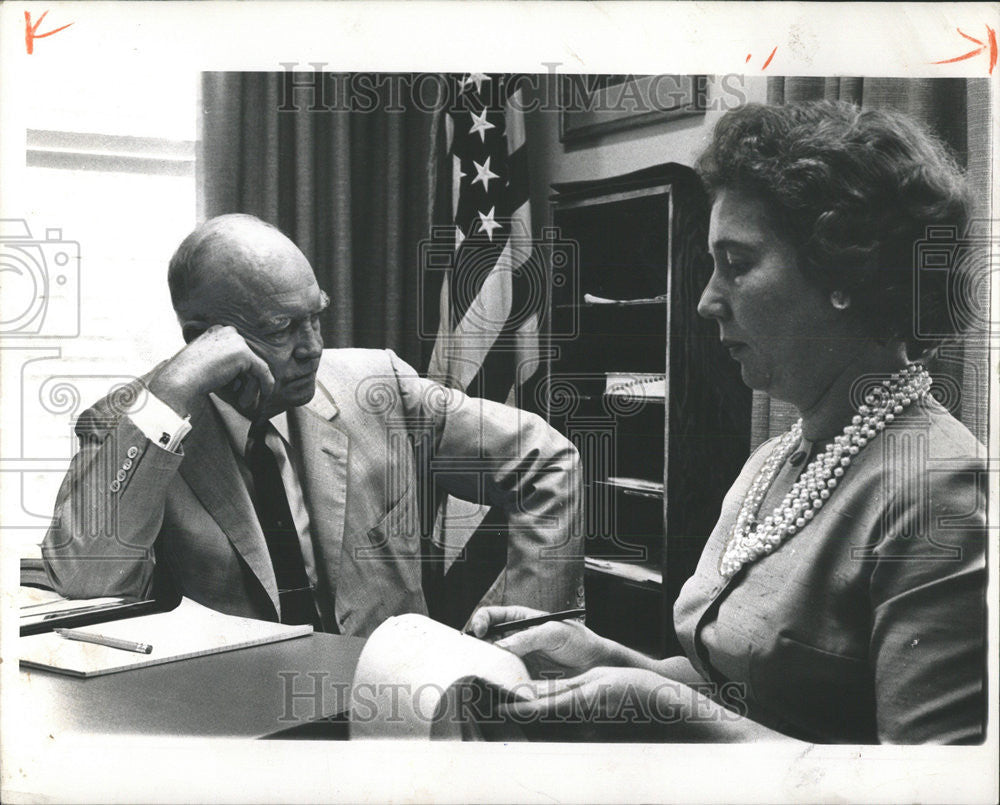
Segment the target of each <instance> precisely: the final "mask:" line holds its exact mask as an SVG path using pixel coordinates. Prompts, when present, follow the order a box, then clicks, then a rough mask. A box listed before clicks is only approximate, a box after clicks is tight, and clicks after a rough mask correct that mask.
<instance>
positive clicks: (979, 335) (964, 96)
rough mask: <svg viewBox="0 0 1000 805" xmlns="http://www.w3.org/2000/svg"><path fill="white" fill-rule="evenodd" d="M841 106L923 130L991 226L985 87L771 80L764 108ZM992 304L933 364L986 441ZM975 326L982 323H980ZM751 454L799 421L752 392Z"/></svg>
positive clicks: (950, 82)
mask: <svg viewBox="0 0 1000 805" xmlns="http://www.w3.org/2000/svg"><path fill="white" fill-rule="evenodd" d="M822 99H827V100H843V101H850V102H851V103H855V104H858V105H859V106H861V107H862V108H865V109H896V110H898V111H901V112H905V113H907V114H909V115H910V116H912V117H914V118H916V119H917V120H920V121H921V122H923V123H924V124H925V125H926V126H927V127H928V128H929V129H930V130H931V131H933V132H934V133H935V134H936V135H937V136H938V137H939V138H941V139H942V140H943V141H944V142H945V143H946V144H947V145H948V146H949V147H950V148H951V150H952V152H953V153H954V154H955V157H956V159H957V160H958V162H959V164H960V165H962V166H963V167H964V168H965V170H966V173H967V175H968V178H969V181H970V183H971V184H972V187H973V190H974V192H975V195H976V198H977V199H979V200H980V202H981V203H980V206H979V208H978V209H976V210H975V211H974V213H973V215H974V217H975V218H977V219H980V220H984V221H985V220H987V219H988V218H989V212H990V211H989V198H990V192H989V190H990V187H991V169H990V161H989V153H990V123H989V121H990V116H989V115H990V112H989V81H988V79H985V78H984V79H964V78H926V79H906V78H770V79H768V83H767V102H768V103H771V104H783V103H791V102H793V101H809V100H822ZM987 305H988V299H986V296H985V291H984V292H983V296H982V298H981V299H979V300H976V304H974V305H973V307H976V308H977V312H979V313H982V316H981V318H982V321H981V322H980V326H974V327H972V328H971V332H970V334H969V335H968V336H966V337H965V338H964V339H963V340H962V342H961V343H953V344H948V345H945V346H943V347H941V349H940V350H939V351H938V353H937V357H936V358H934V359H932V360H930V361H928V369H930V371H931V373H932V374H933V375H934V376H935V378H936V379H937V380H938V382H939V384H941V386H942V388H943V390H944V392H945V393H944V395H943V396H945V397H946V398H947V401H948V403H949V407H950V408H951V411H952V413H953V414H954V415H955V416H957V417H958V418H959V419H961V420H962V421H963V422H964V423H965V425H966V426H967V427H968V428H969V429H970V430H971V431H972V432H973V433H974V434H975V435H976V437H977V438H978V439H979V440H980V441H981V442H984V443H985V441H986V433H987V425H988V420H989V376H988V372H989V351H988V337H989V334H988V330H987V329H986V328H987V327H988V317H987V316H986V310H987ZM977 318H978V317H977ZM753 411H754V413H753V433H752V446H753V447H756V446H757V445H758V444H760V443H761V442H762V441H764V439H766V438H768V437H769V436H775V435H777V434H779V433H782V432H783V431H785V430H787V429H788V427H789V426H790V425H791V424H792V422H794V421H795V419H796V418H797V416H798V414H797V413H796V411H795V409H794V408H792V406H790V405H788V404H786V403H782V402H778V401H773V400H770V398H768V397H767V395H766V394H763V393H761V392H754V407H753Z"/></svg>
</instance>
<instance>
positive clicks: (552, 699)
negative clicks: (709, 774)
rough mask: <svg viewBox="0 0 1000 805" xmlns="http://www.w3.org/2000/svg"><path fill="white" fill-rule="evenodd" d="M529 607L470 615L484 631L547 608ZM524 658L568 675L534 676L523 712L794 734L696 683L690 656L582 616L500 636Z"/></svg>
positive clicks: (754, 735) (538, 670) (715, 733)
mask: <svg viewBox="0 0 1000 805" xmlns="http://www.w3.org/2000/svg"><path fill="white" fill-rule="evenodd" d="M541 614H544V613H541V612H539V611H537V610H533V609H529V608H527V607H516V606H513V607H484V608H482V609H480V610H478V611H477V612H476V613H475V614H474V615H473V616H472V619H471V621H470V624H469V625H470V629H471V631H472V633H473V634H474V635H476V636H477V637H487V636H488V632H489V628H490V626H492V625H494V624H498V623H505V622H507V621H511V620H519V619H522V618H529V617H534V616H536V615H541ZM496 645H497V646H500V647H502V648H505V649H507V650H508V651H512V652H513V653H514V654H517V655H518V656H519V657H521V659H523V660H524V662H525V664H526V665H527V666H528V668H529V670H530V671H531V672H532V674H533V675H534V676H536V677H537V676H551V674H553V673H559V674H561V675H562V677H561V678H559V679H551V678H549V679H539V680H537V681H535V682H532V683H530V688H531V692H532V693H533V694H534V695H535V697H536V698H534V699H532V700H527V701H518V702H515V703H512V704H510V705H508V708H507V709H508V712H509V713H510V714H511V715H512V716H514V717H516V718H517V719H518V720H533V719H542V720H546V719H553V718H556V719H558V720H560V721H565V722H567V723H573V722H576V721H582V720H586V721H587V722H593V723H595V724H599V723H602V722H603V723H609V724H613V723H615V722H616V721H619V722H621V719H622V717H623V716H626V715H627V717H628V720H629V721H630V723H635V724H636V725H637V726H639V727H642V728H644V729H650V730H652V731H653V733H655V734H658V735H659V736H660V737H665V738H669V739H670V740H677V741H704V742H716V741H717V742H740V741H761V740H784V741H788V740H792V739H791V738H789V737H788V736H786V735H783V734H781V733H779V732H776V731H774V730H771V729H768V728H767V727H764V726H761V725H760V724H758V723H756V722H755V721H752V720H750V719H749V718H746V717H745V716H742V715H741V714H740V713H739V712H738V707H739V702H738V701H734V702H733V705H734V707H735V709H730V708H728V707H725V706H723V705H722V704H719V703H718V702H716V701H715V700H713V699H711V698H709V697H708V696H706V695H704V694H703V693H701V692H700V691H698V690H697V689H696V688H697V687H698V686H699V685H704V684H705V680H704V679H703V678H702V677H701V675H700V674H698V672H697V671H695V669H694V667H693V666H692V665H691V663H690V662H689V661H688V660H687V658H686V657H668V658H667V659H664V660H655V659H653V658H652V657H647V656H646V655H645V654H642V653H640V652H638V651H634V650H633V649H630V648H628V647H626V646H623V645H621V644H619V643H615V642H614V641H613V640H608V639H607V638H605V637H601V636H600V635H598V634H595V633H594V632H592V631H591V630H590V629H588V628H587V627H586V626H584V625H583V624H582V623H580V622H578V621H561V622H557V621H550V622H548V623H543V624H541V625H540V626H534V627H531V628H529V629H525V630H523V631H520V632H515V633H514V634H511V635H507V636H506V637H503V638H502V639H500V640H497V641H496Z"/></svg>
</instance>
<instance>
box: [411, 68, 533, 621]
mask: <svg viewBox="0 0 1000 805" xmlns="http://www.w3.org/2000/svg"><path fill="white" fill-rule="evenodd" d="M455 80H456V82H457V83H456V86H455V93H454V94H453V96H452V97H454V98H455V99H456V102H455V103H453V104H451V107H450V108H449V109H448V111H447V116H446V118H445V135H446V142H447V149H448V164H447V167H448V175H449V178H450V182H451V192H450V196H451V210H450V212H451V222H450V225H449V229H451V227H452V226H453V236H454V244H453V248H454V254H453V259H452V260H451V263H450V267H449V270H448V272H447V275H446V277H445V278H444V281H443V282H442V285H441V291H440V320H439V327H438V334H437V339H436V341H435V344H434V351H433V353H432V355H431V358H430V362H429V365H428V376H429V377H431V378H432V379H435V380H438V381H439V382H442V383H444V384H445V385H447V386H450V387H452V388H458V389H461V390H463V391H465V392H467V393H468V394H470V395H471V396H473V397H484V398H487V399H491V400H495V401H498V402H504V403H507V404H510V405H517V404H518V403H519V392H520V390H521V387H522V386H523V385H524V383H525V382H526V381H527V380H528V379H529V378H531V376H532V375H533V374H534V373H535V372H536V370H537V369H538V366H539V362H540V361H539V322H540V320H541V314H542V310H543V308H544V295H545V287H546V274H545V270H544V265H543V263H542V262H541V260H540V259H539V255H537V254H535V253H534V251H533V248H532V239H531V211H530V205H529V201H528V196H529V188H528V154H527V148H526V147H525V128H524V112H523V110H524V100H525V99H524V97H523V92H524V89H523V87H521V86H520V85H519V82H518V81H517V80H516V79H515V78H513V77H510V76H506V75H485V74H483V73H471V74H469V75H465V76H462V77H461V78H459V77H457V76H456V77H455ZM450 235H451V233H450V232H449V237H450ZM502 525H503V523H502V520H501V519H500V518H499V517H498V516H497V514H496V513H495V512H494V513H487V511H486V509H485V508H483V507H477V506H474V505H473V504H468V503H465V502H464V501H460V500H457V499H455V498H448V499H446V500H445V501H444V502H443V503H442V505H441V507H440V508H439V511H438V517H437V521H436V527H435V540H434V541H435V542H436V543H437V544H438V545H439V546H441V545H443V546H444V548H443V553H444V579H443V584H444V587H443V595H444V597H446V598H447V599H448V601H449V606H450V607H452V608H457V610H458V611H471V608H472V607H474V606H475V604H476V602H477V601H478V599H479V596H480V595H481V594H482V593H483V592H485V589H486V587H488V586H489V583H490V581H492V580H493V579H494V578H496V577H497V575H498V574H499V572H500V571H501V570H502V568H503V566H504V564H505V562H506V539H505V535H504V533H503V531H502ZM451 614H452V617H454V611H453V612H452V613H451Z"/></svg>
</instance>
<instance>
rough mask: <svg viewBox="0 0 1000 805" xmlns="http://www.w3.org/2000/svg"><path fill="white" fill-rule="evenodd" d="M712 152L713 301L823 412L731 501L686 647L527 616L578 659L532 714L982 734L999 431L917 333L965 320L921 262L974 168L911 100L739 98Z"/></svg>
mask: <svg viewBox="0 0 1000 805" xmlns="http://www.w3.org/2000/svg"><path fill="white" fill-rule="evenodd" d="M697 167H698V169H699V172H700V174H701V176H702V177H703V180H704V182H705V184H706V186H707V188H708V190H709V192H710V195H711V197H712V200H713V205H712V214H711V220H710V227H709V250H710V252H711V255H712V258H713V260H714V270H713V273H712V275H711V278H710V279H709V281H708V284H707V286H706V287H705V289H704V292H703V293H702V296H701V300H700V302H699V304H698V312H699V313H700V314H701V315H702V316H705V317H708V318H711V319H713V320H715V321H716V322H717V324H718V326H719V337H720V339H721V340H722V343H723V344H724V345H725V346H726V347H727V348H728V349H729V352H730V354H731V355H732V357H733V358H734V359H735V360H736V361H738V362H739V364H740V369H741V373H742V377H743V380H744V382H745V383H746V384H747V385H749V386H750V387H751V388H754V389H759V390H761V391H764V392H766V393H767V394H768V395H769V396H771V397H772V398H773V399H776V400H783V401H785V402H788V403H791V404H792V405H793V406H794V407H795V408H796V409H797V410H798V412H799V414H800V417H801V418H800V419H799V420H798V421H797V422H796V423H795V424H794V425H793V426H792V427H791V429H790V430H789V431H788V432H787V433H785V434H783V435H781V436H778V437H776V438H774V439H771V440H770V441H767V442H765V443H764V444H763V445H761V446H760V447H759V448H758V449H757V450H756V451H755V452H754V453H753V454H752V455H751V456H750V458H749V459H748V461H747V463H746V465H745V466H744V468H743V470H742V472H741V473H740V476H739V477H738V478H737V480H736V482H735V484H734V485H733V487H732V488H731V489H730V491H729V493H728V494H727V495H726V497H725V499H724V501H723V503H722V510H721V515H720V518H719V521H718V524H717V525H716V527H715V529H714V531H713V533H712V534H711V536H710V537H709V539H708V542H707V544H706V546H705V549H704V552H703V553H702V556H701V560H700V562H699V564H698V567H697V569H696V571H695V573H694V575H693V576H692V577H691V578H690V579H689V580H688V582H687V583H686V584H685V585H684V588H683V589H682V591H681V594H680V596H679V598H678V600H677V602H676V604H675V606H674V623H675V627H676V631H677V635H678V638H679V640H680V642H681V645H682V646H683V648H684V651H685V654H686V657H674V658H669V659H666V660H653V659H650V658H648V657H646V656H644V655H642V654H639V653H637V652H635V651H632V650H630V649H627V648H625V647H623V646H620V645H618V644H616V643H613V642H612V641H609V640H606V639H605V638H602V637H599V636H598V635H596V634H594V633H593V632H591V631H589V630H588V629H587V628H586V627H585V626H583V625H582V624H580V623H554V622H550V623H546V624H544V625H542V626H538V627H535V628H532V629H527V630H524V631H521V632H517V633H515V634H513V635H510V636H508V637H506V638H504V639H503V640H502V641H499V645H502V646H504V647H506V648H509V649H510V650H512V651H514V652H515V653H517V654H519V655H521V656H523V657H524V658H525V659H526V661H527V662H528V663H529V667H533V668H534V669H536V670H537V671H538V673H539V674H542V673H544V672H552V671H553V670H558V671H559V672H561V673H562V674H563V675H564V676H568V677H570V678H563V679H558V680H546V681H540V682H538V683H534V684H533V686H532V689H531V690H530V691H529V696H533V697H534V698H530V700H527V701H523V702H519V703H517V704H515V705H512V708H513V709H512V712H513V713H516V714H519V715H520V716H522V717H524V718H534V717H540V718H541V717H549V716H559V717H568V718H570V719H572V718H573V716H574V713H576V714H580V713H586V714H587V716H588V718H589V719H591V720H594V719H596V720H600V719H602V718H603V719H605V720H608V721H615V720H616V717H618V716H621V715H622V714H623V713H628V714H630V716H631V717H632V718H631V720H632V721H634V722H642V721H645V722H647V723H650V724H653V725H655V728H656V729H657V730H658V732H659V733H660V734H661V735H662V736H663V737H665V738H667V739H671V740H718V741H724V740H758V739H763V738H782V737H788V738H797V739H800V740H805V741H814V742H848V743H874V742H888V743H920V742H941V743H974V742H977V741H980V740H982V737H983V734H984V733H983V730H984V719H985V684H984V677H985V646H984V635H985V629H986V614H985V588H986V569H985V546H986V527H985V512H986V497H985V488H984V487H983V485H982V479H983V478H984V477H985V472H984V471H985V461H984V455H985V451H984V449H983V448H982V446H981V445H980V444H979V443H978V442H977V441H976V439H975V438H974V437H973V436H972V434H971V433H970V432H969V431H968V430H967V429H966V428H965V427H964V426H963V425H962V424H961V423H959V422H958V421H957V420H956V419H954V418H953V417H952V416H951V415H950V414H949V413H948V411H947V410H946V409H945V408H944V407H943V406H942V405H940V404H939V402H938V401H937V400H936V399H935V397H934V395H933V394H932V393H930V389H931V384H932V379H931V377H930V376H929V374H928V372H927V370H926V369H925V368H924V367H923V365H922V364H921V363H919V362H918V360H919V358H920V357H921V356H922V355H923V354H924V353H925V352H926V350H928V349H929V348H932V347H933V346H934V343H932V342H929V341H925V340H921V339H920V338H919V337H918V335H919V333H926V332H931V333H935V334H945V333H949V332H954V330H955V327H954V322H953V321H952V318H953V317H950V316H949V309H948V305H947V298H946V296H945V294H946V292H947V283H939V284H937V285H935V286H933V287H931V288H928V287H926V284H925V283H924V284H921V285H920V286H919V290H920V294H919V298H918V297H917V295H916V293H915V289H916V286H915V282H914V278H915V276H916V271H917V264H916V256H917V255H918V251H919V249H918V245H919V244H920V242H921V241H922V240H923V239H924V238H925V236H926V233H927V231H928V227H932V226H933V227H937V228H938V230H936V231H937V232H938V233H940V232H942V231H954V233H955V236H956V237H959V236H962V235H963V234H964V233H965V228H966V226H967V221H968V216H969V207H970V201H969V197H968V190H967V185H966V183H965V181H964V178H963V176H962V174H961V172H960V171H959V170H958V168H957V167H956V165H955V163H954V161H953V160H952V159H951V157H950V156H949V155H948V154H947V152H946V150H945V149H944V148H943V146H942V145H941V144H940V143H938V142H937V141H936V140H935V139H934V138H932V137H931V136H930V135H929V134H927V133H926V132H925V131H923V129H921V128H920V127H919V126H918V125H917V124H916V123H914V122H913V121H912V120H910V119H909V118H907V117H905V116H903V115H901V114H896V113H890V112H884V111H862V110H860V109H858V108H856V107H854V106H852V105H849V104H846V103H830V102H821V103H809V104H797V105H795V104H793V105H788V106H783V107H780V106H779V107H772V106H759V105H748V106H745V107H742V108H740V109H737V110H734V111H732V112H730V113H728V114H727V115H726V116H725V117H723V118H722V119H721V120H720V122H719V124H718V125H717V127H716V129H715V132H714V136H713V139H712V142H711V144H710V145H709V147H708V149H707V150H706V151H705V153H704V154H703V155H702V156H701V158H700V159H699V161H698V166H697ZM943 228H948V229H943ZM918 306H919V307H918ZM918 314H919V317H920V324H921V327H920V328H919V333H918V331H917V328H915V318H916V316H917V315H918ZM528 614H535V613H531V612H530V611H529V610H524V609H521V608H517V607H488V608H485V609H482V610H480V611H479V612H477V613H476V614H475V616H474V617H473V621H472V624H471V625H472V629H473V631H474V633H476V634H479V635H483V634H485V633H486V630H487V629H488V627H489V626H490V625H491V624H494V623H498V622H504V621H507V620H511V619H515V618H519V617H525V616H527V615H528Z"/></svg>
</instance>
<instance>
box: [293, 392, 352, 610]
mask: <svg viewBox="0 0 1000 805" xmlns="http://www.w3.org/2000/svg"><path fill="white" fill-rule="evenodd" d="M338 413H339V409H338V408H337V406H336V404H335V403H334V402H333V399H332V397H331V396H330V394H329V392H328V390H327V389H326V388H325V387H324V386H323V385H322V384H321V383H317V384H316V395H315V396H314V397H313V399H312V401H311V402H310V403H308V404H307V405H304V406H302V407H300V408H293V409H292V410H290V411H289V412H288V416H289V420H290V422H291V423H292V424H293V426H294V428H295V429H296V431H297V435H298V446H299V450H300V451H301V456H302V476H303V477H302V479H301V481H302V487H303V492H304V494H305V499H306V507H307V509H308V510H309V524H310V528H311V530H312V537H313V548H314V551H315V554H316V574H317V581H318V583H319V586H320V590H319V592H320V595H319V596H318V601H319V602H320V604H321V609H323V604H324V602H327V601H332V600H335V596H336V590H337V578H338V575H339V570H340V558H341V549H342V547H343V543H344V517H345V514H346V512H347V458H348V449H349V440H348V438H347V435H346V434H344V433H343V432H342V431H341V430H339V429H338V428H336V427H334V425H333V424H331V420H333V419H335V418H336V416H337V414H338ZM324 588H325V589H324ZM321 614H322V615H323V617H324V619H325V618H327V617H334V615H335V614H334V613H333V612H329V611H325V612H322V613H321Z"/></svg>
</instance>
